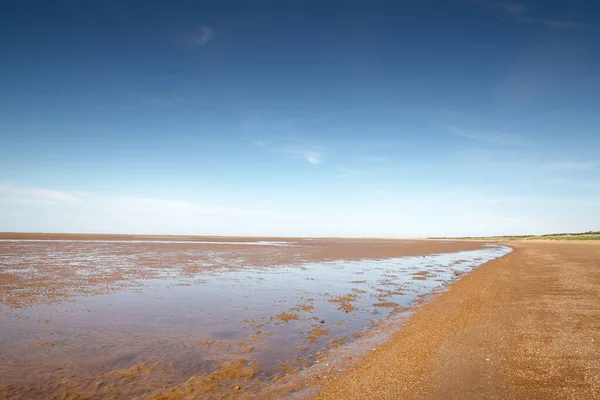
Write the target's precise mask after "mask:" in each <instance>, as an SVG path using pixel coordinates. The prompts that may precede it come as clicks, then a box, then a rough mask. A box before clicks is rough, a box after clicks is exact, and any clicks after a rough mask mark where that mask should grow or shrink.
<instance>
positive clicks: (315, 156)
mask: <svg viewBox="0 0 600 400" xmlns="http://www.w3.org/2000/svg"><path fill="white" fill-rule="evenodd" d="M254 145H255V146H257V147H262V148H265V149H268V150H271V151H275V152H279V153H287V154H292V155H296V156H300V157H302V158H304V159H305V160H306V161H308V162H309V163H310V164H313V165H316V164H321V163H322V162H323V161H324V160H325V156H324V154H323V153H322V152H321V151H316V150H307V149H299V148H288V147H277V146H271V145H270V144H269V143H267V142H264V141H262V140H255V141H254Z"/></svg>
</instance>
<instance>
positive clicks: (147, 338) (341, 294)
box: [0, 237, 509, 398]
mask: <svg viewBox="0 0 600 400" xmlns="http://www.w3.org/2000/svg"><path fill="white" fill-rule="evenodd" d="M52 239H53V238H51V237H50V238H48V237H42V238H40V237H25V238H24V237H17V238H15V237H2V238H0V295H1V297H0V298H1V304H0V327H1V328H0V329H1V330H0V389H1V390H2V392H0V393H2V394H3V396H5V397H9V398H10V397H14V398H18V397H19V396H23V395H25V396H26V397H44V398H64V397H65V396H66V397H67V398H69V396H76V395H81V396H84V397H85V398H123V397H128V398H129V397H139V398H147V397H150V398H164V397H170V398H178V397H185V396H186V395H190V393H193V394H194V395H196V396H202V397H206V398H211V397H219V396H221V395H227V394H232V393H233V394H236V395H238V396H244V395H250V394H252V393H256V392H258V391H259V390H261V389H264V387H265V386H268V385H271V384H273V383H274V382H277V381H279V380H280V379H281V378H282V377H283V376H286V375H290V374H292V373H294V372H295V371H298V370H302V369H304V368H306V367H308V366H310V365H311V364H313V363H315V362H316V360H317V359H318V356H319V354H322V353H324V352H327V351H328V349H331V348H333V347H337V346H342V345H344V344H345V343H348V342H352V341H354V340H356V338H357V337H359V336H360V335H361V333H362V332H364V331H365V330H366V329H368V328H369V327H370V326H372V324H373V323H375V322H376V321H378V320H379V319H381V318H384V317H386V316H388V315H390V313H393V312H397V311H398V310H402V309H403V308H405V307H408V306H410V305H411V304H413V302H414V301H415V300H416V299H418V298H419V296H422V295H424V294H427V293H430V292H431V291H433V290H435V289H437V288H440V287H441V286H442V285H443V284H444V283H446V282H449V281H451V280H453V279H455V278H456V277H457V276H459V275H460V274H462V273H465V272H468V271H470V270H471V269H472V268H474V267H476V266H478V265H481V264H482V263H484V262H486V261H489V260H491V259H493V258H496V257H499V256H501V255H504V254H506V253H507V252H508V251H509V249H508V248H506V247H499V246H484V245H483V244H481V243H455V242H408V241H404V242H397V241H396V242H395V241H366V240H365V241H356V240H355V241H352V240H337V241H336V240H310V241H308V240H275V239H273V238H267V239H264V240H263V239H261V240H256V241H254V242H248V241H247V240H245V241H244V242H241V241H239V240H235V239H233V240H232V239H231V238H217V239H214V238H200V239H198V238H193V240H190V239H189V238H172V237H169V238H147V237H145V238H141V239H140V238H122V237H121V238H114V237H100V238H98V237H78V238H72V237H67V238H65V237H59V238H54V240H52ZM344 255H345V256H346V257H344ZM186 382H187V384H186Z"/></svg>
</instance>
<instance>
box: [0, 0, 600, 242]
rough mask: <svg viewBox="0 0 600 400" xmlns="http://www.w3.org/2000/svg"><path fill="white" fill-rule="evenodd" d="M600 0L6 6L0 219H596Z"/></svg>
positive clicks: (509, 222) (57, 223) (99, 227)
mask: <svg viewBox="0 0 600 400" xmlns="http://www.w3.org/2000/svg"><path fill="white" fill-rule="evenodd" d="M598 43H600V5H598V4H597V2H594V1H564V2H561V1H552V2H541V1H520V2H512V1H510V2H509V1H496V0H457V1H452V2H445V1H444V2H442V1H419V2H399V1H397V2H391V1H390V2H381V1H370V2H354V1H343V2H342V1H335V2H327V1H319V2H316V1H315V2H311V1H305V2H298V1H295V2H292V1H255V2H242V1H220V2H208V1H197V2H193V1H172V2H166V1H165V2H162V1H161V2H153V1H144V2H141V1H139V2H133V1H55V2H42V1H10V2H9V1H6V2H2V4H1V5H0V47H1V48H2V49H3V55H2V61H0V71H1V73H0V87H1V88H2V90H1V91H0V231H42V232H107V233H161V234H208V235H210V234H216V235H275V236H277V235H284V236H379V237H382V236H383V237H422V236H440V235H444V236H446V235H447V236H455V235H459V236H460V235H488V234H519V233H522V234H528V233H547V232H556V231H561V232H562V231H587V230H598V229H600V157H599V156H598V155H599V154H600V134H599V127H600V98H599V96H598V93H600V51H598Z"/></svg>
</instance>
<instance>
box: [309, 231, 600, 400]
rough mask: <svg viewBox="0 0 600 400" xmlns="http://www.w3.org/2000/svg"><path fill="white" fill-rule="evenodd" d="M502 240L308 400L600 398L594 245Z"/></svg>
mask: <svg viewBox="0 0 600 400" xmlns="http://www.w3.org/2000/svg"><path fill="white" fill-rule="evenodd" d="M507 244H508V245H510V246H511V247H513V248H514V249H515V251H514V252H513V253H511V254H509V255H507V256H505V257H503V258H501V259H498V260H495V261H492V262H490V263H488V264H486V265H484V266H483V267H481V268H478V269H476V270H475V271H473V272H472V273H471V274H469V275H468V276H466V277H464V278H463V279H461V280H460V281H458V282H456V283H455V284H453V285H452V287H451V288H450V289H449V290H448V291H447V292H445V293H443V294H442V295H440V296H439V297H437V298H436V299H434V300H433V301H432V302H429V303H426V304H423V305H421V306H420V307H419V309H418V311H417V312H416V314H415V315H414V316H413V317H412V318H411V319H410V320H409V321H408V322H407V323H406V325H405V326H404V328H403V329H402V330H401V331H400V333H398V334H396V335H395V336H394V337H393V338H392V339H391V340H390V341H389V342H388V343H386V344H384V345H382V346H379V347H378V348H376V349H375V350H374V351H373V352H372V353H370V355H369V356H368V357H366V358H365V359H364V360H362V361H361V362H360V363H359V364H358V366H357V367H356V368H353V369H352V370H351V371H350V372H348V373H346V374H344V375H342V376H338V377H336V378H335V379H333V378H331V380H329V381H328V382H326V383H324V384H323V390H322V391H321V392H320V393H319V394H318V395H317V396H316V398H317V399H379V400H381V399H398V398H402V399H425V398H436V399H437V398H444V399H465V398H485V399H514V398H528V399H530V398H539V399H551V398H577V399H597V398H600V243H599V242H590V243H582V242H515V243H507Z"/></svg>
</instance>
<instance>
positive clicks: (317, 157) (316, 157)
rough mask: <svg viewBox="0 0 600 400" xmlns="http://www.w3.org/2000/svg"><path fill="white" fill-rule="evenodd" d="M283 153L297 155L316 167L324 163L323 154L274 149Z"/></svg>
mask: <svg viewBox="0 0 600 400" xmlns="http://www.w3.org/2000/svg"><path fill="white" fill-rule="evenodd" d="M274 150H275V151H279V152H282V153H289V154H297V155H300V156H302V157H304V159H305V160H306V161H308V162H309V163H310V164H313V165H316V164H321V163H322V162H323V158H324V157H323V154H322V153H320V152H318V151H307V150H290V149H274Z"/></svg>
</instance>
